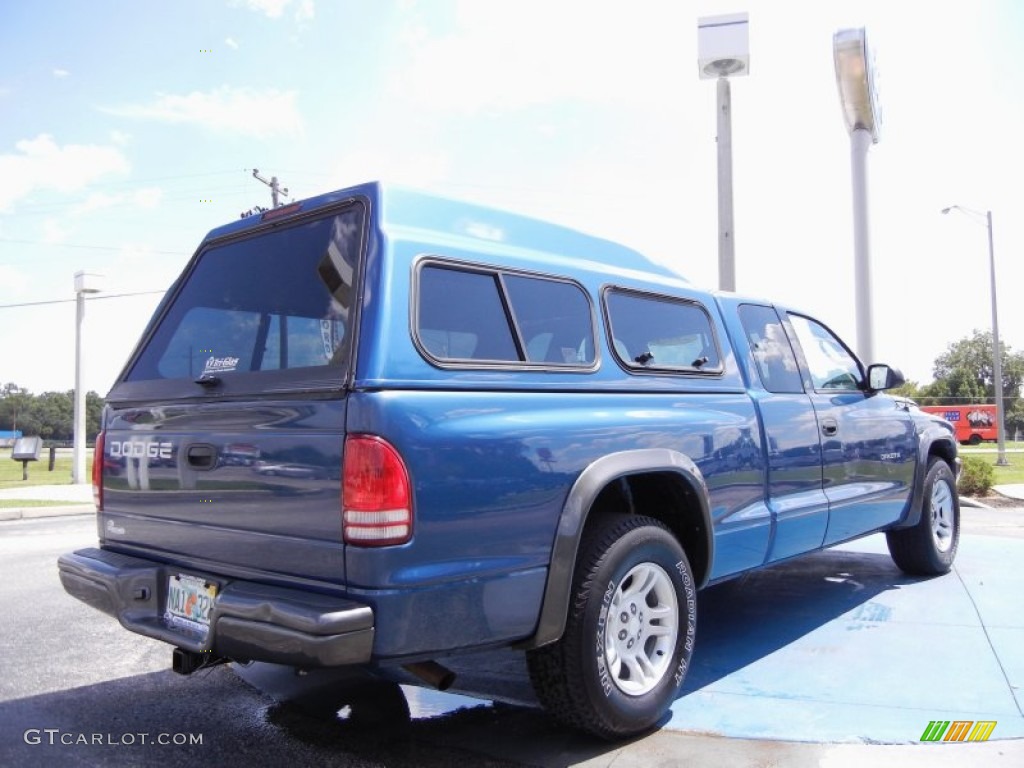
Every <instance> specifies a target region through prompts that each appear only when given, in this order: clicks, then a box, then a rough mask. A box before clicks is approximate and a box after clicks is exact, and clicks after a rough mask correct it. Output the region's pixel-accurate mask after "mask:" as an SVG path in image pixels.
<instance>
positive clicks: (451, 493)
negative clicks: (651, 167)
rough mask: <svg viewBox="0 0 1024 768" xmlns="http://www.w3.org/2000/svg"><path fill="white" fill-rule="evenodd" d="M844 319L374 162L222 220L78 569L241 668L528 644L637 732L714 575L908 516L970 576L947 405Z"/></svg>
mask: <svg viewBox="0 0 1024 768" xmlns="http://www.w3.org/2000/svg"><path fill="white" fill-rule="evenodd" d="M900 383H902V377H901V376H900V374H899V373H898V371H896V370H895V369H893V368H890V367H888V366H885V365H870V366H867V367H865V366H864V365H863V364H862V363H861V361H859V360H858V359H857V358H856V357H855V355H854V354H853V353H852V352H850V350H849V348H848V347H847V346H846V345H845V344H844V343H843V342H842V341H841V340H840V339H839V338H838V337H837V336H836V335H835V334H834V333H833V332H832V331H831V330H829V328H828V327H827V326H826V325H824V324H823V323H822V322H820V321H819V320H817V319H815V318H812V317H810V316H808V315H806V314H803V313H801V312H799V311H796V310H793V309H789V308H786V307H780V306H778V305H775V304H772V303H770V302H768V301H764V300H761V299H756V298H747V297H743V296H739V295H734V294H730V293H709V292H707V291H703V290H700V289H698V288H696V287H694V286H693V285H691V284H690V283H689V282H687V281H686V280H685V279H683V278H681V277H680V276H678V275H677V274H675V273H673V272H671V271H670V270H668V269H666V268H665V267H662V266H659V265H656V264H655V263H653V262H650V261H648V260H647V259H645V258H644V257H642V256H641V255H639V254H638V253H636V252H634V251H632V250H629V249H627V248H624V247H621V246H619V245H616V244H613V243H610V242H607V241H605V240H600V239H597V238H594V237H590V236H586V235H583V234H580V233H578V232H574V231H571V230H569V229H566V228H563V227H559V226H555V225H552V224H548V223H544V222H541V221H537V220H533V219H529V218H525V217H522V216H517V215H512V214H509V213H504V212H499V211H495V210H490V209H487V208H484V207H480V206H475V205H469V204H464V203H457V202H453V201H450V200H445V199H441V198H437V197H433V196H430V195H426V194H422V193H417V192H412V191H407V190H402V189H397V188H392V187H389V186H385V185H381V184H366V185H362V186H356V187H352V188H349V189H345V190H341V191H338V192H333V193H330V194H325V195H322V196H320V197H315V198H312V199H309V200H305V201H303V202H299V203H294V204H292V205H288V206H284V207H280V208H276V209H274V210H270V211H267V212H265V213H263V214H262V215H259V216H253V217H250V218H247V219H244V220H240V221H236V222H234V223H231V224H228V225H226V226H223V227H220V228H218V229H216V230H214V231H213V232H211V233H210V234H209V235H208V236H207V237H206V239H205V240H203V242H202V244H201V245H200V247H199V249H198V250H197V251H196V253H195V255H194V256H193V257H192V259H191V260H190V261H189V263H188V265H187V267H186V268H185V270H184V272H183V273H182V275H181V276H180V278H179V279H178V280H177V281H176V282H175V283H174V285H173V286H172V287H171V288H170V290H169V291H168V292H167V294H166V296H165V298H164V299H163V301H162V303H161V304H160V306H159V308H158V309H157V311H156V313H155V314H154V316H153V318H152V320H151V321H150V323H149V325H148V326H147V328H146V329H145V331H144V333H143V335H142V338H141V340H140V342H139V343H138V345H137V347H136V349H135V351H134V352H133V354H132V356H131V358H130V359H129V361H128V363H127V364H126V366H125V368H124V370H123V371H122V372H121V374H120V375H119V377H118V379H117V381H116V383H115V384H114V386H113V388H112V389H111V391H110V393H109V395H108V398H107V406H106V409H105V411H104V415H103V425H102V433H101V435H100V437H99V439H98V440H97V446H96V460H95V463H94V472H93V483H94V487H95V495H96V505H97V522H98V526H97V527H98V533H99V546H98V547H95V548H89V549H83V550H79V551H76V552H73V553H68V554H66V555H64V556H62V557H61V558H60V561H59V571H60V578H61V580H62V582H63V585H64V587H65V589H66V590H67V591H68V592H69V593H70V594H72V595H73V596H75V597H77V598H78V599H80V600H83V601H85V602H86V603H88V604H90V605H92V606H94V607H96V608H98V609H100V610H102V611H105V612H107V613H109V614H111V615H112V616H115V617H116V618H117V619H118V620H119V621H120V622H121V624H122V625H123V626H124V627H125V628H127V629H129V630H131V631H133V632H137V633H141V634H143V635H147V636H149V637H154V638H158V639H160V640H163V641H165V642H167V643H169V644H171V645H172V646H174V652H173V666H174V668H175V669H176V670H177V671H179V672H182V673H189V672H192V671H194V670H196V669H198V668H201V667H203V666H207V665H210V664H213V663H218V662H222V661H225V660H231V661H239V662H244V661H250V660H251V661H266V662H273V663H277V664H284V665H289V666H291V667H295V668H298V669H307V670H313V669H338V668H362V669H367V670H371V671H374V672H379V673H381V674H386V673H387V671H388V670H389V669H394V668H396V667H401V668H404V669H405V670H408V671H409V672H411V673H413V674H416V675H419V676H420V677H422V678H423V679H425V680H428V681H432V682H434V683H438V684H442V685H443V684H445V683H447V682H449V681H450V679H451V675H450V674H448V673H447V667H445V666H444V662H445V659H446V658H451V657H453V656H455V655H458V654H466V653H471V652H473V651H478V650H481V649H487V648H501V647H512V648H519V649H523V650H524V651H525V653H526V657H527V661H528V666H529V670H530V677H531V681H532V683H533V686H534V688H535V689H536V692H537V696H538V698H539V700H540V701H541V703H542V704H543V705H544V706H545V708H546V709H547V710H548V711H550V712H551V713H552V714H553V715H554V716H555V717H556V718H558V719H559V720H560V721H561V722H563V723H565V724H567V725H569V726H572V727H575V728H578V729H582V730H584V731H588V732H590V733H593V734H597V735H600V736H603V737H606V738H620V737H624V736H628V735H631V734H636V733H639V732H642V731H644V730H646V729H649V728H651V727H652V726H654V725H655V724H656V723H657V722H658V720H659V718H661V717H662V716H663V715H664V714H665V712H666V711H667V709H668V708H669V707H670V706H671V704H672V702H673V700H674V699H675V698H676V696H677V695H678V693H679V690H680V687H681V685H682V683H683V679H684V677H685V675H686V673H687V668H688V666H689V663H690V658H691V653H692V651H693V648H694V643H695V640H696V632H697V604H698V591H699V590H700V589H701V588H702V587H704V586H707V585H709V584H713V583H715V582H720V581H723V580H725V579H730V578H733V577H736V576H738V575H740V574H743V573H745V572H747V571H750V570H751V569H754V568H761V567H764V566H767V565H771V564H773V563H778V562H780V561H782V560H786V559H788V558H792V557H796V556H798V555H801V554H803V553H806V552H813V551H815V550H820V549H822V548H824V547H829V546H832V545H834V544H838V543H840V542H844V541H848V540H850V539H853V538H856V537H859V536H864V535H865V534H869V533H874V532H879V531H884V532H885V535H886V538H887V540H888V544H889V549H890V551H891V553H892V556H893V559H894V560H895V562H896V564H897V565H898V566H899V567H900V568H901V569H903V570H905V571H907V572H909V573H915V574H941V573H944V572H946V571H948V570H949V568H950V567H951V564H952V562H953V558H954V557H955V554H956V550H957V543H958V540H959V503H958V498H957V491H956V474H957V470H958V466H959V459H958V458H957V444H956V440H955V439H954V435H953V434H952V432H951V431H950V429H949V426H948V425H947V424H945V423H944V422H942V421H941V420H939V419H936V418H933V417H930V416H928V415H927V414H924V413H922V412H920V411H918V410H917V409H915V408H912V407H910V406H908V404H907V402H906V401H905V400H900V399H895V398H893V397H890V396H888V395H886V394H885V390H886V389H890V388H893V387H895V386H898V385H899V384H900Z"/></svg>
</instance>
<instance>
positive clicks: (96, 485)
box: [92, 432, 103, 512]
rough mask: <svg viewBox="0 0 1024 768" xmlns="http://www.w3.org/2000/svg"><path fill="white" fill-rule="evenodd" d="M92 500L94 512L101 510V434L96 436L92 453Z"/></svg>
mask: <svg viewBox="0 0 1024 768" xmlns="http://www.w3.org/2000/svg"><path fill="white" fill-rule="evenodd" d="M92 500H93V502H94V503H95V504H96V511H97V512H100V511H102V510H103V433H102V432H100V433H99V434H98V435H96V447H95V448H94V449H93V452H92Z"/></svg>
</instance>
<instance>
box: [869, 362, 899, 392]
mask: <svg viewBox="0 0 1024 768" xmlns="http://www.w3.org/2000/svg"><path fill="white" fill-rule="evenodd" d="M906 383H907V380H906V379H905V378H904V377H903V374H902V373H900V372H899V370H898V369H896V368H890V367H889V366H888V365H882V364H880V363H876V364H874V365H869V366H868V389H869V390H871V391H872V392H881V391H882V390H883V389H893V388H895V387H899V386H902V385H903V384H906Z"/></svg>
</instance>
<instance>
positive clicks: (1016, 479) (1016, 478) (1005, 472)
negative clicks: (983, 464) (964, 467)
mask: <svg viewBox="0 0 1024 768" xmlns="http://www.w3.org/2000/svg"><path fill="white" fill-rule="evenodd" d="M1006 448H1007V449H1008V450H1009V449H1010V448H1021V449H1024V443H1014V442H1008V443H1006ZM960 455H961V456H974V457H975V458H978V459H982V460H984V461H988V462H991V464H992V465H993V469H994V470H995V473H996V474H995V483H994V484H995V485H1008V484H1011V483H1024V453H1012V452H1008V453H1007V454H1006V460H1007V461H1008V462H1010V465H1009V466H1006V467H999V466H996V445H995V443H982V444H981V445H979V446H966V445H962V446H960Z"/></svg>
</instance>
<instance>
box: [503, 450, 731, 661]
mask: <svg viewBox="0 0 1024 768" xmlns="http://www.w3.org/2000/svg"><path fill="white" fill-rule="evenodd" d="M652 472H671V473H674V474H677V475H679V476H680V477H681V478H682V479H683V481H684V482H685V483H686V484H687V485H689V486H690V488H691V489H692V490H693V491H694V496H695V497H696V498H697V500H698V503H699V505H700V514H701V516H702V517H703V519H704V530H705V535H706V537H707V544H706V545H707V550H708V567H707V569H706V573H704V574H703V575H702V576H701V577H700V578H699V579H698V587H700V586H703V585H704V583H705V582H706V581H707V574H708V573H710V572H711V563H712V562H713V558H714V532H713V529H712V526H711V505H710V503H709V501H708V489H707V484H706V483H705V481H704V476H703V475H702V474H701V471H700V469H699V468H698V467H697V465H696V464H695V463H694V462H693V460H692V459H691V458H690V457H688V456H686V455H685V454H682V453H679V452H678V451H673V450H670V449H667V448H644V449H638V450H633V451H622V452H620V453H613V454H609V455H607V456H602V457H601V458H599V459H597V460H596V461H594V462H593V463H592V464H590V465H589V466H588V467H587V468H586V469H584V470H583V472H582V473H580V475H579V477H577V478H576V482H575V483H573V486H572V488H571V489H570V491H569V496H568V498H566V500H565V504H564V505H563V507H562V513H561V515H560V517H559V520H558V530H557V531H556V532H555V541H554V544H553V546H552V548H551V563H550V566H549V567H548V579H547V584H546V586H545V588H544V599H543V603H542V604H541V610H540V618H539V619H538V622H537V630H536V632H535V633H534V635H533V637H531V638H529V639H527V640H526V641H524V643H523V644H522V645H521V646H520V647H522V648H539V647H540V646H542V645H547V644H548V643H553V642H555V641H556V640H558V639H559V638H560V637H561V636H562V633H563V632H564V631H565V622H566V616H567V612H568V609H569V602H570V600H571V599H572V594H571V592H572V577H573V572H574V571H575V568H576V557H577V554H578V552H579V545H580V539H581V538H582V536H583V529H584V527H585V525H586V522H587V516H588V515H589V514H590V510H591V508H592V507H593V504H594V502H595V501H596V500H597V497H598V495H599V494H600V493H601V491H603V490H604V489H605V488H606V487H607V486H608V484H609V483H612V482H614V481H615V480H618V479H619V478H623V477H627V476H629V475H636V474H649V473H652Z"/></svg>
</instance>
